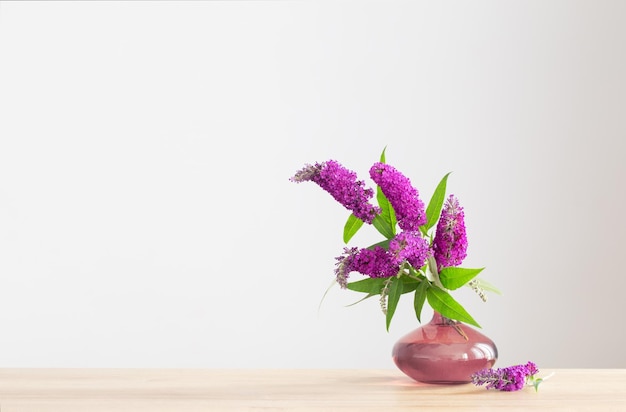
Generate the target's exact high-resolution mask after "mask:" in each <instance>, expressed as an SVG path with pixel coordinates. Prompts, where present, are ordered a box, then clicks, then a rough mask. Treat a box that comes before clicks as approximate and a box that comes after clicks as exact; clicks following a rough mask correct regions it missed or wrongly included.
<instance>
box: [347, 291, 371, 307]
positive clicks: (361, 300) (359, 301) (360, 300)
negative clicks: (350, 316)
mask: <svg viewBox="0 0 626 412" xmlns="http://www.w3.org/2000/svg"><path fill="white" fill-rule="evenodd" d="M376 295H377V294H374V293H368V294H367V295H366V296H365V297H363V298H361V299H359V300H357V301H356V302H354V303H351V304H349V305H346V307H347V308H349V307H350V306H354V305H356V304H357V303H361V302H363V301H364V300H365V299H369V298H371V297H372V296H376Z"/></svg>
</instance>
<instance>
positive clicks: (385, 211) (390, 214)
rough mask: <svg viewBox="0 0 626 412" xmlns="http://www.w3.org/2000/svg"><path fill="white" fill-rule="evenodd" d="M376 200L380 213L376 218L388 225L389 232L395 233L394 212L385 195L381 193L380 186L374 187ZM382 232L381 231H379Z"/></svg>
mask: <svg viewBox="0 0 626 412" xmlns="http://www.w3.org/2000/svg"><path fill="white" fill-rule="evenodd" d="M376 200H378V206H379V207H380V215H378V216H376V217H377V218H378V217H380V218H382V220H383V221H385V223H387V225H388V227H389V228H390V229H391V233H393V234H394V235H395V234H396V222H397V220H396V212H395V211H394V210H393V206H391V203H389V200H388V199H387V196H385V194H384V193H383V191H382V190H381V188H380V186H377V187H376ZM381 233H382V232H381Z"/></svg>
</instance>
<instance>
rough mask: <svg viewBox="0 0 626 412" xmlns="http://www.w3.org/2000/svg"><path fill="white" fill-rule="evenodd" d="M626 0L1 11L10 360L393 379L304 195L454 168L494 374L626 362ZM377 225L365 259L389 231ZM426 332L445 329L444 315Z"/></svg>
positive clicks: (426, 185)
mask: <svg viewBox="0 0 626 412" xmlns="http://www.w3.org/2000/svg"><path fill="white" fill-rule="evenodd" d="M625 19H626V6H625V4H624V3H623V2H620V1H614V2H611V1H593V2H592V1H586V2H582V1H523V2H521V1H520V2H516V1H505V2H503V1H474V2H465V1H459V2H454V1H446V2H418V1H414V2H409V1H407V2H400V1H380V2H361V1H359V2H345V1H333V2H315V1H274V2H270V1H254V2H167V1H164V2H143V1H141V2H2V3H1V4H0V367H27V366H34V367H54V366H57V367H98V366H105V367H108V366H119V367H337V368H343V367H355V368H370V367H371V368H376V367H381V368H393V367H394V366H393V363H392V361H391V358H390V352H391V347H392V346H393V343H394V342H395V341H396V340H397V339H398V338H399V337H400V336H402V335H404V334H405V333H407V332H409V331H410V330H412V329H413V328H415V327H417V326H418V324H417V322H416V320H415V316H414V314H413V313H412V309H411V302H410V299H408V298H405V299H404V300H403V301H401V304H400V306H399V308H398V312H397V314H396V317H395V318H394V321H393V323H392V325H391V330H390V332H389V333H387V332H386V331H385V328H384V317H383V315H382V314H381V313H380V310H379V307H378V303H377V301H376V300H374V299H373V300H370V301H366V302H363V303H361V304H359V305H357V306H354V307H349V308H346V307H345V305H347V304H349V303H351V302H353V301H355V300H357V299H358V298H359V297H360V296H359V295H358V294H354V293H352V292H349V291H342V290H340V289H339V288H333V289H331V290H330V291H329V293H328V295H327V298H326V300H325V301H324V303H323V305H322V306H321V308H320V309H319V311H318V303H319V301H320V299H321V297H322V295H323V293H324V291H325V290H326V288H327V286H328V285H329V284H330V283H331V281H332V279H333V267H334V257H335V256H337V255H339V254H340V253H341V250H342V247H343V244H342V241H341V231H342V227H343V223H344V221H345V219H346V218H347V216H348V212H347V211H345V210H344V209H343V208H341V206H340V205H338V204H336V203H335V201H334V200H333V199H332V198H331V197H330V196H328V195H327V194H326V193H324V192H323V191H322V190H321V189H319V188H318V187H316V186H315V185H314V184H306V183H305V184H300V185H296V184H293V183H291V182H289V180H288V178H289V177H290V176H292V175H293V173H294V172H295V171H296V170H298V169H299V168H301V167H302V166H303V165H304V164H305V163H312V162H315V161H324V160H327V159H336V160H338V161H340V162H341V163H343V164H344V165H345V166H347V167H349V168H350V169H352V170H354V171H356V172H357V173H358V174H359V176H360V177H361V178H362V179H364V180H366V182H367V184H368V185H372V183H371V181H370V180H369V178H368V175H367V172H368V170H369V167H370V165H371V164H372V163H373V162H374V161H376V160H377V159H378V156H379V154H380V152H381V150H382V149H383V147H385V146H387V160H388V162H389V163H391V164H393V165H394V166H396V167H397V168H398V169H400V170H401V171H403V172H404V174H406V175H407V176H409V177H410V178H411V180H412V182H413V184H414V185H415V186H416V187H417V188H418V189H419V190H420V193H421V196H422V197H423V199H424V200H425V201H427V200H428V199H429V198H430V195H431V193H432V191H433V189H434V188H435V186H436V184H437V182H438V181H439V179H440V178H441V177H442V176H443V175H444V174H445V173H446V172H448V171H452V172H453V173H452V175H451V176H450V179H449V192H451V193H454V194H456V195H457V196H458V197H459V198H460V200H461V203H462V205H463V206H464V207H465V213H466V224H467V230H468V239H469V250H468V253H469V256H468V258H467V259H466V261H465V264H464V266H467V267H481V266H486V267H487V269H486V270H485V271H484V273H483V277H484V278H485V279H487V280H489V281H491V282H492V283H494V284H496V285H497V286H498V287H499V288H500V289H501V290H502V291H503V292H504V295H503V296H492V297H491V299H490V301H489V302H488V303H487V304H483V303H482V302H481V301H480V300H479V299H477V298H476V297H475V296H474V295H473V294H472V292H471V291H469V290H463V291H459V292H460V293H456V294H455V296H456V297H457V299H458V300H459V301H461V303H463V304H464V306H465V307H466V308H467V309H468V310H469V311H470V313H472V314H473V315H474V317H475V318H476V319H477V320H478V321H479V322H480V323H481V324H482V326H483V331H484V333H485V334H487V335H488V336H490V337H491V338H492V339H493V340H494V341H495V342H496V343H497V345H498V347H499V350H500V361H499V362H498V365H499V366H506V365H510V364H513V363H520V362H526V361H528V360H533V361H535V362H536V363H537V364H538V365H539V366H540V367H549V368H554V367H622V368H623V367H626V352H625V351H624V350H623V348H624V344H626V336H625V332H624V327H623V316H622V311H623V309H622V308H623V294H624V290H625V288H626V280H624V279H625V276H626V273H625V272H624V269H623V268H624V247H625V246H626V235H625V233H626V230H625V229H626V224H625V223H624V219H625V216H624V210H626V190H625V186H624V178H625V177H626V166H625V162H624V155H625V154H626V144H625V139H626V120H625V119H626V116H625V112H626V76H624V73H626V46H625V40H626V25H624V21H625ZM377 240H379V238H378V237H377V234H376V232H375V231H374V230H373V228H371V227H366V228H364V229H363V232H362V233H359V234H358V235H357V236H356V237H355V239H354V244H355V245H358V246H366V245H368V244H369V243H371V242H372V241H377ZM425 317H426V318H428V317H429V312H428V311H426V314H425Z"/></svg>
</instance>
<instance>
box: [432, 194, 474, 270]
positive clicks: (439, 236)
mask: <svg viewBox="0 0 626 412" xmlns="http://www.w3.org/2000/svg"><path fill="white" fill-rule="evenodd" d="M433 250H434V255H435V261H437V265H438V266H439V269H440V270H441V269H442V268H445V267H448V266H458V265H460V264H461V262H463V259H465V256H467V236H466V234H465V215H464V214H463V208H462V207H461V206H460V205H459V201H458V200H457V199H456V197H454V195H450V197H448V200H447V201H446V204H445V206H444V208H443V210H442V211H441V218H440V219H439V222H438V223H437V233H436V234H435V240H434V241H433Z"/></svg>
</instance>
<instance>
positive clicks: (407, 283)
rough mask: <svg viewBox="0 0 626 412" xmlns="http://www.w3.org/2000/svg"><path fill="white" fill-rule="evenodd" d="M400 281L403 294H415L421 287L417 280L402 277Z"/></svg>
mask: <svg viewBox="0 0 626 412" xmlns="http://www.w3.org/2000/svg"><path fill="white" fill-rule="evenodd" d="M400 280H401V281H402V283H403V285H402V294H403V295H404V294H405V293H410V292H413V291H414V290H415V289H417V287H418V286H419V285H420V283H421V282H420V281H419V280H417V279H413V278H410V277H408V276H401V277H400Z"/></svg>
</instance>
